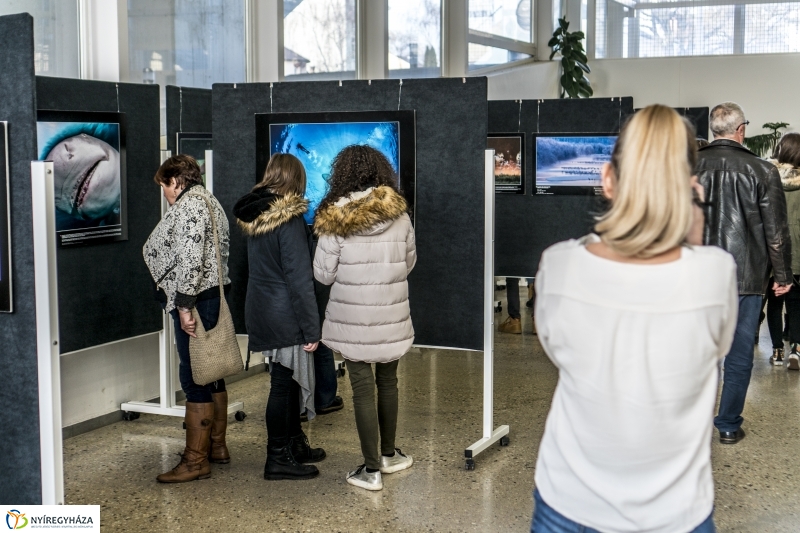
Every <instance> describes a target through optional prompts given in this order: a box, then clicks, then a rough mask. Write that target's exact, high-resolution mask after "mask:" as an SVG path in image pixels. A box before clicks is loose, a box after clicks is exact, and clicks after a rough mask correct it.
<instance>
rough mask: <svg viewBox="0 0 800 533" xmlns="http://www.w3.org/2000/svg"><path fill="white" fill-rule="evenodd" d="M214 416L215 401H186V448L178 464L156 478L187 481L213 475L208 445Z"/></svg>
mask: <svg viewBox="0 0 800 533" xmlns="http://www.w3.org/2000/svg"><path fill="white" fill-rule="evenodd" d="M212 418H214V404H213V403H192V402H186V418H185V421H186V448H185V449H184V450H183V455H182V456H181V462H180V463H178V466H176V467H175V468H173V469H172V470H170V471H169V472H165V473H163V474H161V475H160V476H158V477H157V478H156V479H157V480H158V482H159V483H185V482H187V481H194V480H195V479H206V478H208V477H211V464H210V463H209V462H208V447H209V445H210V443H211V419H212Z"/></svg>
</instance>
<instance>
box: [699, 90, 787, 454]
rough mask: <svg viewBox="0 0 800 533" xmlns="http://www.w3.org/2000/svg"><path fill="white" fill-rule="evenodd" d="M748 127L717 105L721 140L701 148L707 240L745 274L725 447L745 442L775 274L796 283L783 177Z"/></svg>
mask: <svg viewBox="0 0 800 533" xmlns="http://www.w3.org/2000/svg"><path fill="white" fill-rule="evenodd" d="M747 124H748V122H747V121H746V120H745V118H744V112H743V111H742V109H741V107H739V106H738V105H736V104H735V103H733V102H726V103H724V104H720V105H718V106H716V107H714V109H712V110H711V131H712V132H713V133H714V142H712V143H711V144H709V145H708V146H706V147H704V148H701V149H700V153H699V161H698V165H697V176H698V178H699V180H700V183H701V184H702V185H703V187H704V188H705V192H706V199H707V200H708V203H709V204H710V208H709V210H708V212H707V216H706V227H705V243H706V244H708V245H713V246H719V247H720V248H723V249H724V250H727V251H728V252H729V253H731V255H733V257H734V259H736V265H737V270H738V281H739V318H738V323H737V325H736V333H735V335H734V338H733V345H732V346H731V349H730V352H729V353H728V355H727V356H726V357H725V375H724V384H723V387H722V397H721V399H720V405H719V414H718V415H717V417H716V418H715V419H714V425H715V426H716V427H717V429H718V430H719V433H720V442H722V443H723V444H735V443H737V442H738V441H740V440H741V439H742V438H743V437H744V430H742V429H741V425H742V421H743V419H742V410H743V409H744V401H745V397H746V396H747V387H748V386H749V384H750V375H751V372H752V369H753V337H754V336H755V334H756V332H757V329H758V316H759V312H760V310H761V301H762V295H763V294H764V292H765V291H766V290H767V283H768V281H769V273H770V269H771V270H772V272H773V275H774V277H775V284H774V286H773V289H774V290H775V294H777V295H781V294H785V293H786V292H788V291H789V289H790V288H791V284H792V281H793V278H792V269H791V263H792V254H791V240H790V238H789V226H788V222H787V217H786V198H785V197H784V193H783V187H782V185H781V179H780V176H779V175H778V171H777V169H776V168H775V166H773V165H771V164H770V163H768V162H767V161H765V160H763V159H761V158H759V157H758V156H756V155H755V154H753V153H752V152H750V151H749V150H747V149H746V148H745V147H744V146H742V142H743V141H744V135H745V127H746V126H747Z"/></svg>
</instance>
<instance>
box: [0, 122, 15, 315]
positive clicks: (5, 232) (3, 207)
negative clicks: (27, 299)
mask: <svg viewBox="0 0 800 533" xmlns="http://www.w3.org/2000/svg"><path fill="white" fill-rule="evenodd" d="M9 174H10V169H9V165H8V122H5V121H0V313H11V312H12V311H13V310H14V297H13V290H12V287H13V285H12V281H11V210H10V203H11V189H10V187H9V182H8V177H9Z"/></svg>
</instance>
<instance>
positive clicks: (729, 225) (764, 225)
mask: <svg viewBox="0 0 800 533" xmlns="http://www.w3.org/2000/svg"><path fill="white" fill-rule="evenodd" d="M699 156H700V157H699V161H698V164H697V177H698V178H699V179H700V183H701V184H702V185H703V187H705V190H706V200H707V201H708V202H709V204H710V207H709V209H708V210H707V211H706V227H705V236H704V240H705V243H706V244H709V245H713V246H719V247H720V248H722V249H723V250H727V251H728V252H729V253H730V254H731V255H733V257H734V259H736V266H737V271H738V272H737V273H738V280H739V294H742V295H745V294H764V292H765V290H766V289H767V282H768V281H769V273H770V269H772V272H773V275H774V276H775V281H777V282H778V283H779V284H781V285H787V284H790V283H792V248H791V246H792V244H791V239H790V237H789V225H788V221H787V217H786V197H785V196H784V194H783V186H782V185H781V178H780V175H779V174H778V170H777V169H776V168H775V166H774V165H771V164H770V163H768V162H767V161H765V160H763V159H761V158H759V157H758V156H756V155H755V154H754V153H752V152H751V151H749V150H748V149H746V148H745V147H743V146H742V145H741V144H739V143H737V142H736V141H732V140H728V139H719V140H716V141H714V142H712V143H711V144H709V145H708V146H706V147H704V148H701V149H700V154H699Z"/></svg>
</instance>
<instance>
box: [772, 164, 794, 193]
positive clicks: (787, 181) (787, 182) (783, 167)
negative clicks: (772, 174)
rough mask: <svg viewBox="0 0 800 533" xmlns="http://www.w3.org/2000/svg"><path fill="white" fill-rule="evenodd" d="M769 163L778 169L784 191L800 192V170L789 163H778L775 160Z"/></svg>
mask: <svg viewBox="0 0 800 533" xmlns="http://www.w3.org/2000/svg"><path fill="white" fill-rule="evenodd" d="M768 161H769V162H770V163H772V164H773V165H775V166H776V167H777V168H778V174H780V175H781V183H782V184H783V190H784V191H796V190H800V168H795V167H793V166H792V165H790V164H789V163H778V161H777V160H775V159H768Z"/></svg>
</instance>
